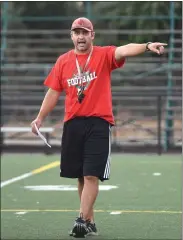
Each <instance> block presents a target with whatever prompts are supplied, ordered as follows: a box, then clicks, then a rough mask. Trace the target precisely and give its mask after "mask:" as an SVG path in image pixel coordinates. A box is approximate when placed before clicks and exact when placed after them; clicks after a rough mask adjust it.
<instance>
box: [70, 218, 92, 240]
mask: <svg viewBox="0 0 183 240" xmlns="http://www.w3.org/2000/svg"><path fill="white" fill-rule="evenodd" d="M88 232H89V230H88V228H87V225H86V221H84V220H83V219H82V218H81V217H78V218H77V219H76V220H75V223H74V227H73V229H72V230H71V232H70V233H69V235H70V236H72V237H75V238H85V237H86V235H87V233H88Z"/></svg>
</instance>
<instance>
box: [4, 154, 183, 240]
mask: <svg viewBox="0 0 183 240" xmlns="http://www.w3.org/2000/svg"><path fill="white" fill-rule="evenodd" d="M57 161H59V155H51V156H44V155H41V154H40V155H38V154H33V155H28V154H27V155H26V154H22V155H18V154H15V155H13V154H5V155H3V156H2V158H1V183H3V184H5V185H1V239H52V240H53V239H72V238H71V237H69V236H68V231H69V230H70V228H71V227H72V225H73V221H74V219H75V217H76V216H77V213H78V209H79V200H78V196H77V192H76V190H74V189H73V190H72V189H71V187H75V186H76V181H75V180H70V179H63V178H60V177H59V166H58V164H59V163H58V162H57ZM52 162H55V163H54V164H52V165H48V164H50V163H52ZM44 165H48V166H47V167H44V168H40V167H42V166H44ZM181 165H182V163H181V156H180V155H163V156H160V157H159V156H156V155H112V166H111V179H110V180H109V181H106V182H104V183H101V184H100V185H101V187H102V186H103V185H112V186H115V187H116V188H113V189H111V190H108V191H102V190H101V191H100V194H99V196H98V199H97V202H96V207H95V209H96V213H95V215H96V217H95V220H96V223H97V227H98V230H99V236H97V237H88V238H92V239H166V240H168V239H172V240H173V239H181V214H182V210H181V187H182V186H181V181H182V178H181ZM50 167H52V168H50ZM35 169H36V170H35ZM26 173H29V174H28V175H30V176H28V177H26V176H27V175H23V174H26ZM19 176H21V177H20V178H23V179H19V180H17V181H15V177H19ZM10 179H14V180H12V181H14V182H7V180H10ZM6 184H7V185H6ZM45 185H49V186H50V185H51V190H49V191H48V190H45V191H40V190H38V189H37V190H30V189H27V188H25V187H26V186H29V187H30V186H34V187H35V186H43V187H44V186H45ZM55 185H57V186H56V188H57V189H56V190H53V187H54V188H55ZM58 185H67V186H68V185H70V187H69V190H67V191H63V187H64V186H62V189H61V187H59V186H58ZM59 189H61V190H62V191H61V190H60V191H58V190H59ZM71 190H72V191H71ZM111 213H112V214H111Z"/></svg>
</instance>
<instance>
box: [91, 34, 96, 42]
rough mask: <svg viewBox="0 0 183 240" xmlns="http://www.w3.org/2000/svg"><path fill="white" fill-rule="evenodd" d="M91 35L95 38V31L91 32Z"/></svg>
mask: <svg viewBox="0 0 183 240" xmlns="http://www.w3.org/2000/svg"><path fill="white" fill-rule="evenodd" d="M91 37H92V40H94V38H95V32H91Z"/></svg>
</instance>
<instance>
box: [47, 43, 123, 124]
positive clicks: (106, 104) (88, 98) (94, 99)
mask: <svg viewBox="0 0 183 240" xmlns="http://www.w3.org/2000/svg"><path fill="white" fill-rule="evenodd" d="M115 49H116V47H115V46H106V47H99V46H94V47H93V52H92V55H91V58H90V61H89V63H88V64H87V66H86V69H84V75H83V83H82V85H83V86H85V88H86V89H85V90H84V94H85V97H84V99H83V101H82V103H79V102H78V95H77V93H78V87H79V86H80V85H81V79H80V78H78V70H77V67H76V55H75V52H74V50H71V51H69V52H67V53H65V54H63V55H61V56H60V57H59V58H58V60H57V61H56V63H55V65H54V67H53V68H52V70H51V72H50V73H49V75H48V77H47V78H46V80H45V82H44V84H45V85H46V86H48V87H49V88H52V89H54V90H56V91H59V92H61V91H63V90H64V91H65V93H66V99H65V117H64V122H66V121H68V120H69V119H72V118H74V117H78V116H86V117H89V116H96V117H100V118H103V119H105V120H106V121H108V122H109V123H111V124H112V125H114V116H113V112H112V94H111V79H110V75H111V71H112V70H114V69H116V68H119V67H122V66H123V64H124V62H125V60H124V59H123V60H122V61H120V62H116V60H115ZM88 56H89V54H83V55H77V59H78V62H79V66H80V67H81V69H82V68H83V67H84V66H85V64H86V61H87V58H88Z"/></svg>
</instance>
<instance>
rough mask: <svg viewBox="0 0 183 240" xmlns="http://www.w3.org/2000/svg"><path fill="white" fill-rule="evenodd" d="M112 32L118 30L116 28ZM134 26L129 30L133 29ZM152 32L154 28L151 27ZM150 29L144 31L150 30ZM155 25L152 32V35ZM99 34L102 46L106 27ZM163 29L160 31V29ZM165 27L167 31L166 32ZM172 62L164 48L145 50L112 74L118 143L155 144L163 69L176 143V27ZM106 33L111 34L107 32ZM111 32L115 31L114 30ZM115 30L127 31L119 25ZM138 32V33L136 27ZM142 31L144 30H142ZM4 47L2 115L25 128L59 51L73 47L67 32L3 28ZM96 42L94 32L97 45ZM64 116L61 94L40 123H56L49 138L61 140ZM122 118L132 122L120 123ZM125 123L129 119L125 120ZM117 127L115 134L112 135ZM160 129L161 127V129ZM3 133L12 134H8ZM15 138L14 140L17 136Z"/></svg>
mask: <svg viewBox="0 0 183 240" xmlns="http://www.w3.org/2000/svg"><path fill="white" fill-rule="evenodd" d="M116 31H117V30H116ZM135 31H136V30H134V32H133V31H131V34H134V33H135ZM150 32H151V33H152V34H153V31H152V30H151V31H150ZM150 32H149V33H150ZM157 32H158V30H155V31H154V33H156V34H157ZM99 33H100V38H101V37H103V39H104V41H103V44H102V45H105V39H106V38H107V36H108V34H109V33H108V31H104V30H100V29H97V30H96V36H97V34H99ZM161 33H162V32H161V31H160V34H161ZM169 33H170V32H169V31H167V30H166V34H169ZM175 33H176V36H177V38H176V39H174V45H175V47H174V59H173V61H174V64H173V65H169V64H168V53H169V47H168V48H167V51H166V53H165V55H164V56H161V57H158V56H154V55H153V54H151V53H145V54H144V55H142V56H139V57H133V58H129V59H127V60H126V65H125V67H124V68H123V69H118V70H116V71H114V72H113V73H112V92H113V104H114V114H115V117H116V123H117V127H116V129H118V130H116V129H115V130H114V133H113V138H114V140H115V141H117V142H123V144H124V143H125V142H126V143H129V142H138V143H142V144H144V143H145V142H151V143H153V144H157V114H158V113H157V101H158V100H157V99H158V98H157V96H158V95H160V96H162V106H163V108H162V127H163V128H165V117H166V115H165V112H166V102H167V99H166V95H167V79H168V69H169V68H171V69H172V82H173V90H172V92H173V96H174V97H173V98H174V118H175V120H176V121H175V123H176V127H175V136H174V138H175V142H180V139H181V136H180V129H181V124H182V122H181V114H182V112H181V81H182V69H181V63H182V62H181V57H182V56H181V55H182V40H181V31H178V30H175ZM110 34H113V32H112V31H111V32H110ZM114 34H116V32H115V31H114ZM120 34H121V35H122V34H124V35H125V34H126V32H125V31H124V32H123V30H120ZM140 34H143V30H141V32H140ZM144 34H147V31H146V32H144ZM6 36H7V48H6V49H5V61H4V63H3V65H2V68H1V82H2V85H1V91H2V113H3V114H2V115H3V119H2V122H3V126H4V127H20V126H22V127H27V126H29V124H30V122H31V121H32V120H33V119H34V117H35V116H36V114H37V113H38V111H39V108H40V105H41V102H42V100H43V97H44V95H45V92H46V88H45V87H44V86H43V81H44V79H45V77H46V75H47V74H48V72H49V70H50V69H51V67H52V66H53V64H54V62H55V61H56V59H57V57H58V56H59V55H60V54H63V53H64V52H66V51H68V50H69V49H71V48H72V42H71V40H70V35H69V31H66V30H51V29H47V30H41V29H40V30H35V29H29V30H26V29H19V31H18V30H12V29H9V30H7V32H6ZM98 43H99V41H98V40H97V37H96V45H97V44H98ZM63 115H64V95H62V96H61V97H60V101H59V103H58V105H57V106H56V108H55V109H54V110H53V112H52V113H51V114H50V115H49V117H48V118H47V120H46V122H45V126H46V127H49V126H52V127H54V126H56V128H55V129H56V130H55V131H53V132H52V139H51V141H54V142H55V139H57V140H58V141H57V143H58V144H59V143H60V133H61V131H62V119H63ZM126 120H129V122H130V121H131V123H127V124H125V125H124V122H125V121H126ZM127 122H128V121H127ZM58 128H59V129H60V131H58ZM116 131H117V134H116ZM163 131H164V130H163V129H162V132H163ZM6 135H7V138H5V140H6V141H8V137H9V136H12V135H9V133H7V134H6ZM19 138H21V141H22V139H23V140H27V141H28V140H30V139H33V141H34V138H35V137H34V136H32V135H31V134H30V133H27V134H24V135H21V136H19ZM19 140H20V139H15V141H16V142H17V141H19Z"/></svg>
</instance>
